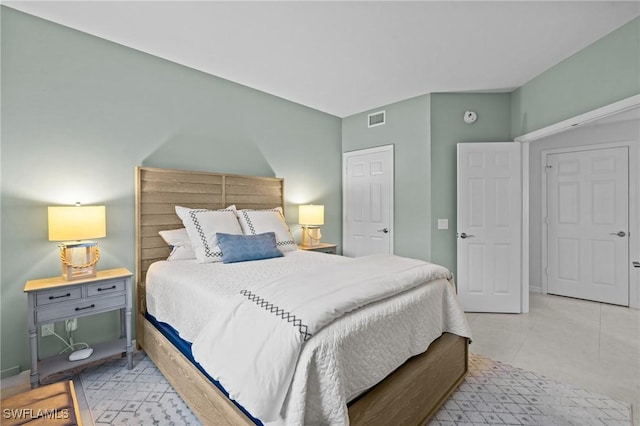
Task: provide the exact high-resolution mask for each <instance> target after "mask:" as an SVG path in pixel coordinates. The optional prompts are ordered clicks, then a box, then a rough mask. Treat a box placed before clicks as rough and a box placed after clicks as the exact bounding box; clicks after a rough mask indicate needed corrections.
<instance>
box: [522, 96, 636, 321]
mask: <svg viewBox="0 0 640 426" xmlns="http://www.w3.org/2000/svg"><path fill="white" fill-rule="evenodd" d="M638 107H640V94H638V95H633V96H629V97H628V98H625V99H622V100H620V101H617V102H613V103H611V104H609V105H605V106H603V107H600V108H596V109H594V110H591V111H587V112H585V113H583V114H578V115H576V116H574V117H571V118H568V119H566V120H563V121H560V122H558V123H554V124H551V125H549V126H546V127H543V128H541V129H538V130H534V131H532V132H529V133H525V134H524V135H521V136H518V137H517V138H515V139H514V141H515V142H520V143H522V144H523V147H522V148H523V149H522V152H523V154H522V155H523V157H522V162H523V163H522V170H523V176H522V197H523V210H522V226H523V235H522V241H523V256H524V255H525V254H524V253H525V250H526V256H527V257H526V259H525V258H523V264H522V271H523V281H522V290H523V300H524V293H526V297H527V304H526V305H523V306H527V307H528V306H529V303H528V297H529V296H528V294H529V275H528V274H529V210H528V208H529V187H530V174H529V144H530V143H531V142H535V141H536V140H539V139H542V138H546V137H548V136H552V135H555V134H557V133H560V132H564V131H567V130H570V129H573V128H575V127H577V126H581V125H584V124H588V123H591V122H593V121H596V120H599V119H601V118H605V117H608V116H611V115H615V114H618V113H621V112H625V111H628V110H631V109H634V108H638ZM636 145H637V144H636ZM634 151H635V154H634V153H633V152H634ZM629 155H630V158H633V159H635V164H634V162H633V161H630V163H629V180H630V182H629V184H630V185H631V184H634V185H635V182H638V180H639V179H640V149H635V148H633V147H630V150H629ZM525 157H526V159H525ZM525 168H526V174H525ZM545 188H546V186H545ZM545 191H546V189H545ZM629 192H630V194H632V196H634V198H635V201H633V200H632V199H629V203H630V204H629V205H630V206H631V205H633V207H632V208H631V207H630V211H629V218H631V217H634V218H635V217H638V215H640V205H639V204H638V203H640V200H639V199H638V198H640V193H639V192H640V188H637V187H635V189H634V190H632V189H631V188H629ZM545 197H546V194H545ZM545 199H546V198H545ZM524 200H526V208H525V205H524V203H525V201H524ZM634 215H635V216H634ZM629 227H630V228H632V224H631V223H629ZM629 232H633V233H634V235H640V224H638V223H635V224H633V229H629ZM634 238H636V237H634ZM636 239H637V238H636ZM630 240H631V237H630ZM630 243H631V241H630ZM525 244H526V247H524V245H525ZM635 246H636V247H633V245H632V246H630V250H629V256H630V257H631V258H633V259H635V258H636V257H637V258H638V260H640V242H638V243H636V244H635ZM525 262H526V263H525ZM541 263H542V262H541ZM629 268H631V269H632V270H631V271H630V274H629V307H630V308H634V309H640V278H639V277H638V276H637V275H635V274H636V273H635V271H633V269H635V268H633V266H632V265H631V264H630V265H629ZM525 273H526V274H527V276H526V277H525V276H524V274H525ZM542 275H543V276H544V275H545V274H544V270H543V271H542Z"/></svg>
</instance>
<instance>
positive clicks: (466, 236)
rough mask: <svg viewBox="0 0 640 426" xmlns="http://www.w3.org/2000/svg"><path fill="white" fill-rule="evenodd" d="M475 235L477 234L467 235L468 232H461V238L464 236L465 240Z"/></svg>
mask: <svg viewBox="0 0 640 426" xmlns="http://www.w3.org/2000/svg"><path fill="white" fill-rule="evenodd" d="M473 237H475V235H467V234H466V233H464V232H463V233H462V234H460V238H462V239H463V240H464V239H465V238H473Z"/></svg>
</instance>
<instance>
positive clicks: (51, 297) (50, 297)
mask: <svg viewBox="0 0 640 426" xmlns="http://www.w3.org/2000/svg"><path fill="white" fill-rule="evenodd" d="M63 297H71V293H67V294H62V295H60V296H49V300H54V299H61V298H63Z"/></svg>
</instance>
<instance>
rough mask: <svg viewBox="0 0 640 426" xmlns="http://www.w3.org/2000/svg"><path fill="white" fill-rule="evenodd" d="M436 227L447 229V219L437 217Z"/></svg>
mask: <svg viewBox="0 0 640 426" xmlns="http://www.w3.org/2000/svg"><path fill="white" fill-rule="evenodd" d="M438 229H449V219H438Z"/></svg>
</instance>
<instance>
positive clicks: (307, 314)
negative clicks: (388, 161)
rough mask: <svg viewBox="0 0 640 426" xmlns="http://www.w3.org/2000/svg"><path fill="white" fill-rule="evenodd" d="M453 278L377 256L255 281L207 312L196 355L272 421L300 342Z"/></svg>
mask: <svg viewBox="0 0 640 426" xmlns="http://www.w3.org/2000/svg"><path fill="white" fill-rule="evenodd" d="M450 277H451V273H450V272H449V271H448V270H447V269H445V268H443V267H442V266H438V265H434V264H431V263H426V262H422V261H419V260H415V259H408V258H405V257H398V256H388V255H386V256H381V255H378V256H368V257H361V258H358V259H355V260H354V261H353V262H347V263H342V264H339V265H335V266H334V267H333V268H324V267H318V268H314V269H311V270H309V271H304V272H301V273H297V274H291V275H287V276H284V277H281V278H279V279H276V280H273V281H269V282H264V283H255V284H254V285H252V286H250V287H249V288H247V289H243V290H242V291H240V292H239V293H238V294H236V295H234V297H233V298H232V300H231V301H230V302H229V303H227V304H226V305H225V306H224V308H223V309H221V310H219V311H217V312H214V313H213V314H212V315H211V318H210V320H209V323H208V324H207V325H206V326H205V327H204V328H203V329H202V331H201V332H200V334H198V337H197V338H196V340H195V341H194V342H193V346H192V350H193V355H194V358H195V359H196V361H197V362H198V363H199V364H200V365H201V366H202V367H204V369H205V370H207V371H211V372H213V377H214V378H215V379H216V380H218V381H219V382H220V383H221V384H222V385H223V386H224V387H225V389H226V390H227V391H228V392H229V396H230V397H231V398H232V399H235V400H236V401H238V402H239V403H240V404H241V405H243V406H244V407H245V408H246V409H247V410H249V412H250V413H252V414H253V415H254V416H256V417H258V418H259V419H261V420H262V421H274V420H276V419H277V418H278V415H279V413H280V411H281V408H282V404H283V403H284V399H285V396H286V394H287V391H288V390H289V385H290V384H291V378H292V377H293V372H294V369H295V366H296V362H297V359H298V354H299V353H300V349H301V348H302V345H303V343H304V342H306V341H307V340H309V339H310V338H311V337H312V336H313V335H314V334H316V333H317V332H318V331H320V330H321V329H322V328H323V327H324V326H325V325H327V324H328V323H330V322H331V321H333V320H335V319H336V318H340V317H341V316H342V315H344V314H345V313H347V312H351V311H353V310H355V309H357V308H360V307H361V306H364V305H367V304H369V303H372V302H376V301H378V300H382V299H385V298H387V297H389V296H392V295H395V294H399V293H402V292H404V291H406V290H409V289H411V288H413V287H415V286H416V285H418V284H421V283H425V282H429V281H433V280H434V279H438V278H441V279H442V278H443V279H448V278H450ZM229 354H233V356H229Z"/></svg>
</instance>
